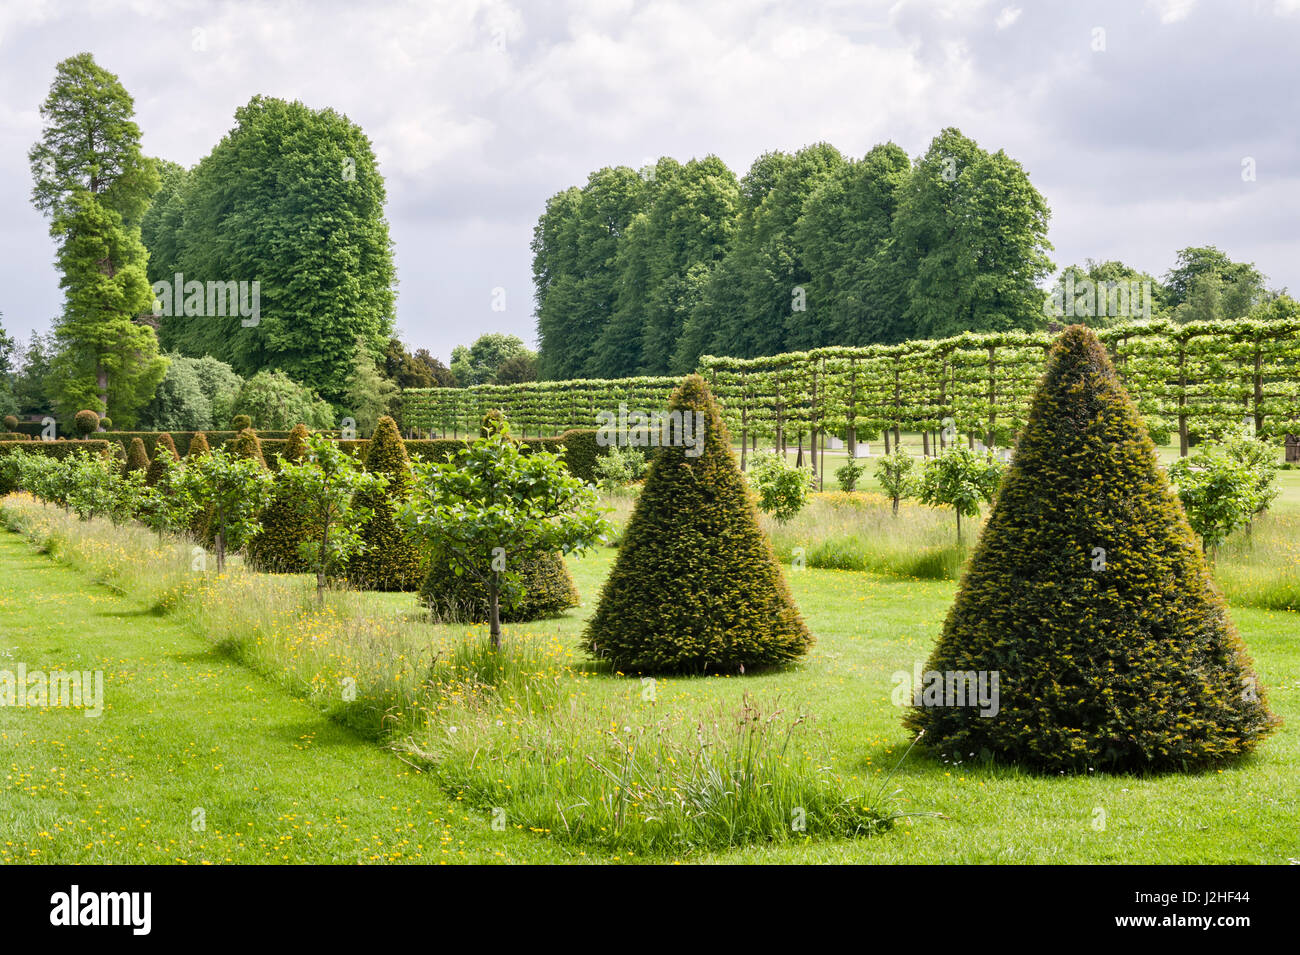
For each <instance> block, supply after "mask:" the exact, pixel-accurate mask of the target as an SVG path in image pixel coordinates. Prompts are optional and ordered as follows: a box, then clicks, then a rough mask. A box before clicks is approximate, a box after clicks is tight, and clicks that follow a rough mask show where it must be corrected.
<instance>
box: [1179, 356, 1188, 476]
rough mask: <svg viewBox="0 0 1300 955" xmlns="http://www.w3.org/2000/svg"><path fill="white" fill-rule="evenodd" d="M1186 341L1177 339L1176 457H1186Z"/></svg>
mask: <svg viewBox="0 0 1300 955" xmlns="http://www.w3.org/2000/svg"><path fill="white" fill-rule="evenodd" d="M1188 450H1189V444H1188V440H1187V340H1186V339H1184V338H1182V337H1180V338H1179V339H1178V456H1179V457H1183V458H1185V457H1187V452H1188Z"/></svg>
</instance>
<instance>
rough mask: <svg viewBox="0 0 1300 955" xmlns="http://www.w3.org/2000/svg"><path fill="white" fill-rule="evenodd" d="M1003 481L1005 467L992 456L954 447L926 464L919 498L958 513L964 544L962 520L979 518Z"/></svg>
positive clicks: (958, 529) (959, 537)
mask: <svg viewBox="0 0 1300 955" xmlns="http://www.w3.org/2000/svg"><path fill="white" fill-rule="evenodd" d="M1001 480H1002V464H1001V462H999V461H998V459H997V458H995V457H993V456H992V455H987V454H980V453H978V452H975V451H972V450H971V449H970V448H967V447H965V446H963V445H960V444H959V445H954V446H953V447H951V448H949V449H948V450H947V451H945V452H944V453H943V454H941V455H939V457H937V458H931V459H930V460H928V461H927V462H926V463H925V470H924V471H922V473H921V482H920V486H919V487H918V489H917V497H919V498H920V499H921V503H922V504H928V505H930V506H931V507H938V506H941V505H945V504H946V505H948V506H949V507H951V508H952V509H953V510H954V511H956V513H957V543H958V544H960V543H961V519H962V518H963V517H976V516H978V514H979V512H980V504H981V503H984V502H988V503H992V501H993V496H994V495H995V494H997V491H998V484H999V482H1001Z"/></svg>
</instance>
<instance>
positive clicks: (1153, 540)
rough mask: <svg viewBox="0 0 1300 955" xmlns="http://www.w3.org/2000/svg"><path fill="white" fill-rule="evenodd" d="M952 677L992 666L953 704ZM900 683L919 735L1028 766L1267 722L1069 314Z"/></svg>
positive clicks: (1143, 443) (1207, 588)
mask: <svg viewBox="0 0 1300 955" xmlns="http://www.w3.org/2000/svg"><path fill="white" fill-rule="evenodd" d="M955 674H966V676H967V679H969V678H971V677H974V679H976V680H977V681H978V680H981V679H982V680H983V681H984V686H985V688H986V689H987V688H989V687H990V686H991V680H990V679H989V678H990V677H991V676H992V675H993V674H996V675H997V680H998V683H997V698H996V703H995V705H993V706H988V705H985V706H983V707H981V706H978V705H970V703H971V700H970V699H969V698H967V700H966V705H958V704H960V702H961V695H960V694H959V691H962V690H963V689H967V688H973V687H972V685H971V684H970V683H969V682H966V683H963V681H962V680H961V679H960V678H954V679H951V681H950V679H949V677H950V675H955ZM940 681H942V684H941V683H940ZM949 682H951V684H952V686H953V691H952V692H948V691H947V684H948V683H949ZM927 691H931V692H927ZM914 693H916V694H918V695H914V697H913V704H914V705H913V706H912V707H911V708H910V709H909V711H908V715H907V716H906V718H905V722H906V724H907V726H908V727H909V728H910V729H912V730H914V731H920V730H924V731H925V734H926V739H925V742H926V744H927V745H928V746H929V747H930V748H932V749H935V750H937V751H938V752H941V753H944V754H952V755H954V756H959V758H963V759H965V758H968V757H969V756H970V755H972V754H974V755H976V756H979V755H991V756H992V757H993V758H995V759H997V760H999V761H1007V762H1014V763H1018V764H1021V765H1023V766H1025V767H1027V768H1032V769H1036V770H1041V771H1053V772H1056V771H1067V772H1069V771H1087V770H1091V769H1108V770H1134V771H1147V770H1151V771H1161V770H1171V769H1187V768H1194V767H1199V766H1204V765H1206V764H1209V763H1212V762H1215V761H1218V760H1222V759H1225V758H1229V757H1233V756H1237V755H1240V754H1242V753H1245V752H1248V751H1249V750H1250V749H1252V748H1253V747H1254V746H1255V745H1256V744H1257V743H1258V742H1259V741H1260V740H1261V739H1263V738H1264V737H1265V736H1267V735H1268V734H1269V733H1270V732H1271V731H1272V730H1273V728H1274V727H1275V726H1276V725H1277V722H1278V721H1277V719H1276V718H1275V717H1274V716H1273V715H1272V714H1271V713H1270V712H1269V710H1268V707H1267V704H1266V702H1265V698H1264V693H1263V689H1262V687H1261V686H1260V685H1259V682H1258V680H1257V679H1256V677H1255V675H1254V673H1253V671H1252V667H1251V662H1250V660H1249V658H1248V657H1247V656H1246V652H1245V648H1244V647H1243V645H1242V642H1241V639H1240V637H1239V636H1238V635H1237V632H1236V630H1235V629H1234V628H1233V625H1232V623H1231V622H1230V621H1229V620H1228V615H1227V608H1226V606H1225V604H1224V600H1223V598H1222V596H1221V595H1220V593H1219V591H1218V589H1217V588H1216V586H1215V584H1214V582H1213V580H1212V579H1211V577H1210V573H1209V570H1208V568H1207V566H1206V563H1205V560H1204V557H1203V556H1202V554H1201V548H1200V546H1199V545H1198V543H1197V541H1196V538H1195V536H1194V535H1193V533H1192V530H1191V528H1190V527H1189V525H1188V523H1187V518H1186V515H1185V514H1184V513H1183V509H1182V505H1181V503H1180V502H1179V500H1178V498H1177V496H1176V495H1175V494H1174V493H1173V491H1172V490H1171V488H1170V485H1169V481H1168V478H1167V476H1166V475H1165V473H1164V471H1163V470H1161V468H1160V467H1159V466H1158V465H1157V462H1156V451H1155V446H1154V445H1153V444H1152V441H1151V438H1150V436H1149V434H1148V432H1147V429H1146V427H1145V426H1144V425H1143V422H1142V419H1141V418H1140V417H1139V415H1138V413H1137V410H1136V408H1135V407H1134V405H1133V403H1132V401H1131V400H1130V399H1129V396H1128V393H1127V392H1126V391H1125V389H1124V387H1123V385H1122V384H1121V382H1120V380H1119V378H1118V376H1117V375H1116V373H1115V369H1114V368H1113V367H1112V365H1111V362H1110V358H1109V356H1108V355H1107V353H1106V350H1105V348H1104V347H1103V346H1102V344H1101V343H1100V342H1099V341H1098V340H1097V337H1096V335H1095V334H1094V333H1093V332H1092V331H1090V330H1088V329H1087V328H1084V327H1083V326H1079V325H1076V326H1072V327H1070V328H1068V329H1066V330H1065V332H1063V333H1062V334H1061V336H1060V337H1059V338H1058V339H1057V341H1056V343H1055V344H1054V346H1053V348H1052V351H1051V354H1050V355H1049V357H1048V362H1047V368H1046V371H1045V373H1044V375H1043V378H1042V381H1041V382H1040V383H1039V386H1038V392H1037V394H1036V396H1035V397H1034V400H1033V403H1032V405H1031V407H1030V411H1029V418H1028V421H1027V423H1026V425H1025V428H1024V430H1023V432H1022V433H1021V436H1020V440H1019V442H1018V444H1017V447H1016V451H1015V456H1014V458H1013V459H1012V462H1011V466H1010V468H1009V470H1008V471H1007V474H1006V477H1005V478H1004V480H1003V483H1002V488H1001V490H1000V492H999V494H998V497H997V500H996V502H995V503H994V505H993V509H992V512H991V513H990V515H989V518H988V522H987V523H986V524H985V526H984V532H983V534H982V536H981V537H980V541H979V544H978V545H977V547H976V548H975V551H974V553H973V554H972V555H971V558H970V562H969V564H968V565H967V568H966V571H965V574H964V575H963V577H962V580H961V584H960V587H959V589H958V592H957V597H956V600H955V602H954V604H953V606H952V608H951V610H950V611H949V613H948V617H947V620H946V621H945V623H944V628H943V633H942V635H941V636H940V638H939V642H938V644H937V646H936V647H935V649H934V651H933V653H932V655H931V657H930V660H929V663H928V664H927V665H926V668H925V673H924V674H923V679H922V686H921V687H917V688H915V689H914ZM972 695H973V694H972ZM982 714H987V715H982Z"/></svg>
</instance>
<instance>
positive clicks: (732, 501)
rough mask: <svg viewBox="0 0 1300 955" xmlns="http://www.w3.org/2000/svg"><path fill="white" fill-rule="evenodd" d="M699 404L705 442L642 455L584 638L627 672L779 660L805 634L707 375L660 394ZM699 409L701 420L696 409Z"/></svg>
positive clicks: (690, 407) (802, 647) (791, 656)
mask: <svg viewBox="0 0 1300 955" xmlns="http://www.w3.org/2000/svg"><path fill="white" fill-rule="evenodd" d="M669 410H670V411H680V412H682V416H683V418H684V417H685V416H686V415H687V414H689V413H694V412H699V413H700V414H702V415H703V419H702V420H700V427H701V429H702V432H703V433H702V435H698V436H700V437H702V438H703V441H704V448H703V450H702V452H701V453H699V454H697V455H696V456H694V457H692V456H690V455H688V454H687V453H686V452H687V451H688V450H693V449H687V448H685V447H681V446H676V447H661V448H660V449H659V451H658V453H657V454H655V455H654V457H653V458H652V459H651V462H650V469H649V472H648V474H647V477H646V481H645V486H644V487H643V488H642V490H641V493H640V495H638V497H637V502H636V506H635V508H634V509H633V511H632V516H631V518H630V519H629V521H628V524H627V529H626V531H625V532H624V535H623V541H622V544H621V545H620V546H619V550H618V558H617V560H616V561H615V562H614V568H613V570H611V571H610V574H609V577H608V578H607V579H606V581H605V585H604V588H603V589H602V591H601V595H600V605H599V606H598V607H597V608H596V612H595V614H594V615H593V616H592V618H591V621H590V622H589V623H588V625H587V630H586V633H585V636H584V644H585V646H586V648H587V649H588V650H590V651H591V653H592V654H593V655H594V656H596V657H603V658H605V659H607V660H609V661H610V663H611V664H613V666H614V668H615V669H617V670H620V671H623V672H625V673H706V672H707V673H717V672H724V673H735V672H737V671H743V670H753V669H756V668H759V667H770V666H779V665H781V664H785V663H789V662H791V661H792V660H795V659H797V658H798V657H800V656H801V655H803V654H804V653H806V652H807V650H808V648H809V647H810V646H811V645H812V642H813V638H812V634H810V633H809V632H808V628H807V627H806V626H804V622H803V618H802V617H800V615H799V610H798V608H797V607H796V606H795V603H794V599H793V597H791V595H790V591H789V589H788V588H787V587H786V583H785V578H784V577H783V576H782V574H781V567H780V565H779V564H778V563H777V560H776V556H775V554H774V553H773V552H772V545H771V542H769V541H768V539H767V537H766V536H764V534H763V531H762V530H761V529H760V528H759V526H758V513H757V511H756V510H755V508H754V502H753V500H752V499H751V498H750V496H749V492H748V489H747V488H746V486H745V479H744V478H743V477H742V476H741V473H740V468H739V467H738V466H737V463H736V458H735V455H734V454H733V453H732V451H731V439H730V437H729V436H728V434H727V430H726V427H725V426H724V425H723V423H722V419H721V417H720V416H719V414H718V406H717V404H716V402H714V400H713V395H712V394H711V393H710V392H709V386H708V385H707V384H706V383H705V381H704V379H703V378H701V377H700V376H699V375H690V376H688V377H687V378H686V379H685V380H683V381H682V383H681V385H680V386H679V387H678V388H677V390H676V391H675V392H674V393H673V396H672V399H671V400H670V402H669ZM697 420H699V419H697Z"/></svg>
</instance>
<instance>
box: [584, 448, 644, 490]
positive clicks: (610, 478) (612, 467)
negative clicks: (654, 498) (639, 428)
mask: <svg viewBox="0 0 1300 955" xmlns="http://www.w3.org/2000/svg"><path fill="white" fill-rule="evenodd" d="M646 466H647V465H646V456H645V455H644V454H643V453H642V452H641V451H640V450H639V449H637V448H621V447H610V448H609V450H608V452H607V453H606V454H604V455H602V456H601V457H599V458H597V459H596V484H597V486H599V487H601V488H604V489H605V490H612V489H614V488H619V487H627V486H628V485H629V484H635V483H636V482H637V481H639V480H641V478H642V477H643V476H644V475H645V471H646Z"/></svg>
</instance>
